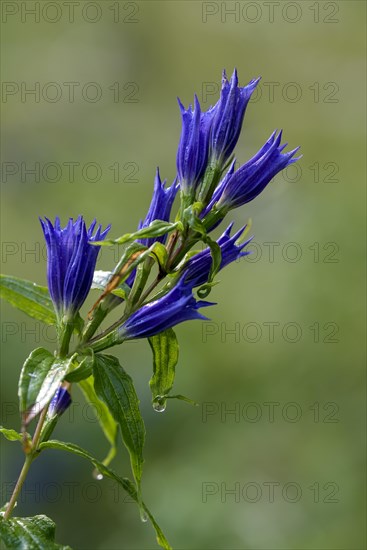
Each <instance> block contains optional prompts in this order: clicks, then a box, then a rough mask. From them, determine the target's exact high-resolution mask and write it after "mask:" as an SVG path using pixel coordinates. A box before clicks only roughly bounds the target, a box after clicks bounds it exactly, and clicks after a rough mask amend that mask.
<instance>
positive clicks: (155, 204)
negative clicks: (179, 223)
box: [139, 168, 179, 247]
mask: <svg viewBox="0 0 367 550" xmlns="http://www.w3.org/2000/svg"><path fill="white" fill-rule="evenodd" d="M165 185H166V180H164V182H163V183H162V182H161V178H160V175H159V169H158V168H157V171H156V175H155V178H154V190H153V197H152V201H151V203H150V206H149V210H148V213H147V215H146V217H145V219H144V221H143V222H140V224H139V229H142V228H144V227H148V225H150V224H151V223H152V222H153V221H154V220H162V221H169V218H170V214H171V209H172V204H173V201H174V200H175V197H176V194H177V191H178V189H179V185H178V183H177V181H176V180H175V181H174V182H173V184H172V185H171V186H170V187H168V188H166V187H165ZM165 240H166V236H165V235H164V236H162V237H152V238H147V239H140V240H139V242H140V243H141V244H143V245H145V246H148V247H149V246H151V245H152V244H153V243H154V242H155V241H158V242H161V243H164V242H165Z"/></svg>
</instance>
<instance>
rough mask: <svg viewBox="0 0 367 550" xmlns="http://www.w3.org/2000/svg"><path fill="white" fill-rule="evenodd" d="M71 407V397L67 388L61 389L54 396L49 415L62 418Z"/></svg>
mask: <svg viewBox="0 0 367 550" xmlns="http://www.w3.org/2000/svg"><path fill="white" fill-rule="evenodd" d="M70 405H71V396H70V393H69V392H68V390H67V389H66V388H62V387H61V386H60V388H59V389H58V390H57V391H56V393H55V395H54V396H53V398H52V400H51V403H50V406H49V408H48V411H47V412H48V415H49V416H50V417H52V416H56V415H57V416H61V415H62V414H63V413H64V412H65V411H66V409H67V408H68V407H70Z"/></svg>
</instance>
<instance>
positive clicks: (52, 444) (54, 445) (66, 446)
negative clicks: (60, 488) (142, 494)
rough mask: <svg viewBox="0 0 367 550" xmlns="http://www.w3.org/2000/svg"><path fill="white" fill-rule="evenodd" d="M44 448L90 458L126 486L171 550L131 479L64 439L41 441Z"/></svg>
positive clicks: (163, 542) (99, 468)
mask: <svg viewBox="0 0 367 550" xmlns="http://www.w3.org/2000/svg"><path fill="white" fill-rule="evenodd" d="M43 449H58V450H60V451H68V452H69V453H73V454H75V455H78V456H80V457H82V458H86V459H87V460H90V462H91V463H92V464H93V465H94V467H95V468H97V470H99V471H100V472H101V474H102V475H104V476H106V477H109V478H111V479H113V480H114V481H116V482H117V483H119V485H121V486H122V487H123V488H124V490H125V491H126V492H127V493H128V494H129V495H130V496H131V498H132V499H133V500H135V502H136V503H138V504H141V505H142V506H143V509H144V511H145V513H146V514H147V516H148V518H149V519H150V521H151V523H152V525H153V527H154V529H155V531H156V535H157V542H158V544H159V545H160V546H161V547H162V548H164V549H165V550H171V546H170V544H169V542H168V541H167V539H166V537H165V536H164V534H163V532H162V530H161V528H160V527H159V525H158V524H157V522H156V521H155V519H154V517H153V516H152V514H151V513H150V511H149V510H148V508H147V507H146V505H145V504H144V502H143V503H141V502H140V499H139V497H138V494H137V492H136V489H135V486H134V484H133V483H132V482H131V481H130V480H129V479H127V478H126V477H120V476H119V475H118V474H116V473H115V472H114V471H113V470H111V469H110V468H107V467H106V466H105V465H104V464H103V463H102V462H100V461H99V460H97V459H96V458H94V456H92V455H91V454H90V453H89V452H88V451H85V450H84V449H82V448H81V447H79V446H78V445H74V444H73V443H64V442H62V441H55V440H51V441H47V442H45V443H41V445H40V446H39V450H40V451H42V450H43Z"/></svg>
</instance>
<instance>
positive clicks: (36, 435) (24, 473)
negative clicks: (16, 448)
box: [4, 405, 48, 520]
mask: <svg viewBox="0 0 367 550" xmlns="http://www.w3.org/2000/svg"><path fill="white" fill-rule="evenodd" d="M47 410H48V405H46V407H45V408H44V409H43V411H42V412H41V415H40V417H39V420H38V423H37V427H36V430H35V432H34V435H33V439H32V450H31V452H30V453H29V454H27V455H26V457H25V461H24V464H23V468H22V470H21V472H20V474H19V477H18V481H17V483H16V485H15V487H14V491H13V494H12V496H11V499H10V501H9V504H8V507H7V509H6V511H5V514H4V520H7V519H9V517H10V515H11V513H12V511H13V509H14V507H15V505H16V503H17V498H18V496H19V493H20V491H21V490H22V487H23V483H24V482H25V480H26V477H27V474H28V471H29V468H30V467H31V464H32V462H33V460H34V459H35V458H36V457H37V447H38V443H39V440H40V436H41V431H42V427H43V424H44V422H45V419H46V414H47Z"/></svg>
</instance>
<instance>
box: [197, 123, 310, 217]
mask: <svg viewBox="0 0 367 550" xmlns="http://www.w3.org/2000/svg"><path fill="white" fill-rule="evenodd" d="M281 137H282V132H281V131H280V132H279V134H278V135H276V132H273V133H272V135H271V136H270V138H269V139H268V141H267V142H266V143H265V145H264V146H263V147H262V148H261V149H260V151H259V152H258V153H257V154H256V155H255V156H254V157H253V158H252V159H250V160H249V161H248V162H246V164H244V165H243V166H241V167H240V168H239V169H238V170H237V171H236V172H235V171H234V162H235V161H233V163H232V166H231V167H230V169H229V171H228V174H227V175H226V176H225V177H224V179H223V180H222V182H221V183H220V184H219V185H218V187H217V189H216V190H215V191H214V194H213V196H212V199H211V201H210V203H209V205H208V206H207V207H206V209H205V211H204V212H203V213H202V216H206V215H207V214H209V215H210V211H211V210H212V208H213V207H214V205H215V209H216V210H217V211H218V210H219V211H220V210H222V211H223V212H224V213H225V212H226V211H228V210H230V209H231V208H236V207H238V206H242V205H243V204H245V203H247V202H250V201H252V200H253V199H254V198H255V197H257V196H258V195H259V194H260V193H261V192H262V191H263V190H264V188H265V187H266V186H267V184H268V183H269V182H270V181H271V180H272V179H273V177H274V176H276V174H277V173H278V172H280V171H281V170H283V169H284V168H286V167H287V166H289V164H292V163H293V162H296V161H297V160H298V159H299V158H301V157H295V158H292V157H293V156H294V154H295V153H296V152H297V151H298V149H299V147H296V149H293V151H290V152H289V153H282V151H283V149H284V148H285V147H286V146H287V143H285V144H284V145H280V141H281Z"/></svg>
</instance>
